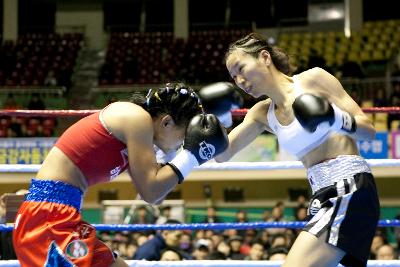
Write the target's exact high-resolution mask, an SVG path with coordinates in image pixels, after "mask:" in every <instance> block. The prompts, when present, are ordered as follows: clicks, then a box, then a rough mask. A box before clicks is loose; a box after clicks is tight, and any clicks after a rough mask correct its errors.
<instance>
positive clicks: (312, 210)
mask: <svg viewBox="0 0 400 267" xmlns="http://www.w3.org/2000/svg"><path fill="white" fill-rule="evenodd" d="M320 209H321V202H320V201H319V200H318V199H314V200H313V201H312V202H311V204H310V207H309V209H308V214H311V215H315V214H317V212H318V211H319V210H320Z"/></svg>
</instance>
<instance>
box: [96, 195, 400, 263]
mask: <svg viewBox="0 0 400 267" xmlns="http://www.w3.org/2000/svg"><path fill="white" fill-rule="evenodd" d="M306 205H307V203H306V202H305V199H304V198H299V199H298V201H297V204H296V206H295V207H294V208H292V207H290V208H289V207H286V206H285V204H284V203H283V202H277V203H276V204H275V206H274V207H273V208H272V209H266V210H265V211H264V212H263V213H262V214H260V216H261V217H262V221H265V222H283V221H293V220H295V221H306V220H307V208H306ZM138 209H140V207H139V208H138ZM289 209H292V210H293V216H289V217H288V216H285V214H286V213H287V211H288V210H289ZM141 210H142V211H143V214H142V216H143V217H146V216H144V211H147V212H148V210H147V209H141ZM166 210H167V212H168V210H169V209H168V208H167V209H166ZM167 214H169V213H167ZM155 221H156V222H158V223H161V224H179V223H181V222H180V221H178V220H175V219H172V218H170V217H168V215H167V217H165V215H163V219H162V220H157V218H155ZM223 221H224V218H222V217H219V216H218V212H217V211H216V208H215V207H208V208H207V209H206V211H205V216H204V218H203V220H202V221H201V222H203V223H216V222H223ZM235 222H237V223H241V222H249V219H248V214H247V211H245V210H238V211H237V212H236V214H235ZM136 223H139V222H138V221H137V222H136ZM143 223H149V222H148V221H143ZM300 231H301V229H296V230H293V229H286V228H266V229H253V228H249V229H245V230H234V229H229V230H195V231H192V230H184V231H182V230H162V231H141V232H122V233H121V232H115V233H113V232H110V231H107V232H101V233H99V237H100V238H101V239H102V240H103V241H104V242H106V243H107V244H108V245H109V246H110V247H111V248H112V249H113V250H115V251H116V252H117V253H118V254H119V255H120V256H121V257H123V258H124V259H127V260H130V259H134V260H152V261H159V260H167V261H168V260H171V261H180V260H270V261H274V260H284V259H285V258H286V255H287V254H288V251H289V250H290V247H291V246H292V245H293V243H294V241H295V239H296V237H297V235H298V234H299V233H300ZM390 231H392V230H391V229H387V228H384V229H381V228H378V229H377V232H376V236H375V237H374V240H373V243H372V246H371V257H370V259H377V260H391V259H398V252H397V248H398V244H392V243H389V241H388V240H389V236H390V233H389V232H390ZM396 231H397V230H394V232H395V237H396V238H397V239H396V240H397V242H398V243H399V242H400V238H399V237H400V235H399V234H398V233H397V232H396ZM396 234H397V236H396Z"/></svg>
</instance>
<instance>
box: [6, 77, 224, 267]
mask: <svg viewBox="0 0 400 267" xmlns="http://www.w3.org/2000/svg"><path fill="white" fill-rule="evenodd" d="M182 144H183V146H182ZM227 146H228V141H227V136H226V132H225V129H224V128H223V127H222V126H221V125H220V122H219V121H218V119H217V117H216V116H214V115H207V114H205V113H203V110H202V107H201V104H200V101H199V98H198V96H197V95H196V94H195V93H194V92H193V90H192V89H190V88H188V87H186V86H185V85H184V84H180V83H177V84H166V85H165V87H162V88H159V89H158V90H153V89H151V90H150V91H149V93H148V94H147V96H146V97H144V96H140V95H134V97H132V101H131V102H116V103H112V104H110V105H109V106H107V107H106V108H104V109H103V110H101V111H100V112H97V113H95V114H93V115H90V116H88V117H86V118H83V119H81V120H80V121H78V122H77V123H75V124H74V125H72V126H71V127H70V128H69V129H67V130H66V131H65V133H64V134H63V135H62V136H61V137H60V138H59V140H58V142H57V143H56V144H55V146H54V147H53V148H52V149H51V151H50V152H49V154H48V156H47V157H46V159H45V160H44V162H43V164H42V166H41V168H40V170H39V172H38V173H37V175H36V177H35V179H33V180H32V183H31V186H30V189H29V194H28V195H27V197H26V200H25V202H24V203H23V204H22V205H21V207H20V209H19V212H18V214H17V217H16V220H15V225H14V232H13V243H14V248H15V251H16V254H17V256H18V259H19V261H20V263H21V266H29V267H34V266H128V265H127V264H126V263H125V262H124V261H123V260H122V259H120V258H117V257H114V254H113V253H112V251H111V250H110V249H109V248H108V247H107V246H106V245H105V244H104V243H102V242H101V241H100V240H98V239H97V237H96V231H95V228H94V227H93V226H91V225H90V224H88V223H86V222H84V221H82V218H81V214H80V207H81V201H82V196H83V194H84V193H85V192H86V190H87V189H88V187H89V186H91V185H95V184H98V183H102V182H109V181H111V180H113V179H114V178H115V177H117V176H118V174H120V173H121V172H123V171H124V170H128V172H129V175H130V176H131V179H132V183H133V184H134V186H135V188H136V190H137V192H138V193H139V195H140V196H141V197H142V199H143V200H145V201H146V202H148V203H152V204H155V203H160V202H161V201H162V200H163V199H164V197H165V196H166V195H167V194H168V193H169V192H170V191H171V190H172V189H173V188H174V187H175V186H176V185H177V184H178V183H182V182H183V180H184V178H185V177H186V176H187V175H188V174H189V172H190V171H191V170H192V169H193V168H194V167H196V166H199V165H200V164H202V163H204V162H206V161H207V160H209V159H211V158H213V157H215V156H216V155H218V154H219V153H221V152H223V151H224V150H225V149H226V147H227ZM155 147H157V149H156V150H158V152H157V154H159V153H160V152H161V153H162V154H164V156H165V155H169V159H167V160H166V161H165V164H162V165H160V164H158V163H157V158H156V150H155ZM181 147H182V149H180V150H179V152H178V153H175V151H177V150H178V149H179V148H181ZM171 155H172V156H171Z"/></svg>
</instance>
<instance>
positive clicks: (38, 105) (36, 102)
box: [28, 93, 46, 110]
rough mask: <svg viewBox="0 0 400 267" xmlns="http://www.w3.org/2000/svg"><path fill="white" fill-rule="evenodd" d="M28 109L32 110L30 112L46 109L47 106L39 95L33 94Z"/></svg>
mask: <svg viewBox="0 0 400 267" xmlns="http://www.w3.org/2000/svg"><path fill="white" fill-rule="evenodd" d="M28 109H30V110H43V109H46V106H45V104H44V102H43V100H42V99H41V98H40V95H39V94H38V93H33V94H32V95H31V99H30V100H29V103H28Z"/></svg>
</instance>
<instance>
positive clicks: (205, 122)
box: [167, 114, 229, 183]
mask: <svg viewBox="0 0 400 267" xmlns="http://www.w3.org/2000/svg"><path fill="white" fill-rule="evenodd" d="M228 143H229V141H228V136H227V134H226V130H225V129H224V128H223V127H222V125H221V124H220V122H219V121H218V119H217V117H216V116H215V115H212V114H199V115H196V116H195V117H193V119H192V120H191V121H190V123H189V126H188V127H187V129H186V134H185V140H184V143H183V149H182V150H181V151H180V152H179V153H178V154H177V155H176V157H175V158H174V159H173V160H171V161H170V162H168V163H167V165H169V166H171V168H172V169H173V170H174V171H175V172H176V174H177V175H178V178H179V179H178V183H182V182H183V180H184V178H185V177H186V176H187V175H188V174H189V173H190V171H191V170H192V169H193V168H195V167H197V166H199V165H201V164H203V163H204V162H206V161H208V160H210V159H212V158H214V157H215V156H217V155H219V154H220V153H222V152H224V151H225V149H226V148H227V147H228Z"/></svg>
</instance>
